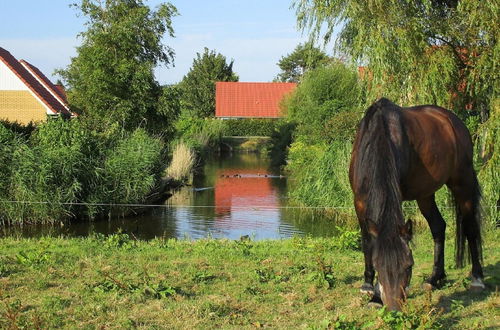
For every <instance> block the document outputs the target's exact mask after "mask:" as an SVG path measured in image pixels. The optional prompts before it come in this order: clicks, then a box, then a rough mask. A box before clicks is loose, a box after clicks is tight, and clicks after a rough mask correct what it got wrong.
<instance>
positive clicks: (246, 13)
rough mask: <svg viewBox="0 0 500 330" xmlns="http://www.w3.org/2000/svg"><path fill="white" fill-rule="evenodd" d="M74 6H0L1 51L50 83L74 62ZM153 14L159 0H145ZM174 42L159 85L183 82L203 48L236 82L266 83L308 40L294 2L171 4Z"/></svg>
mask: <svg viewBox="0 0 500 330" xmlns="http://www.w3.org/2000/svg"><path fill="white" fill-rule="evenodd" d="M77 1H78V0H0V47H3V48H5V49H7V50H8V51H9V52H10V53H11V54H12V55H14V57H16V58H17V59H24V60H27V61H28V62H30V63H32V64H33V65H35V66H37V67H38V68H39V69H40V70H41V71H42V72H43V73H44V74H45V75H47V77H49V78H50V79H51V80H53V81H54V82H55V81H56V79H57V76H54V75H53V73H54V70H55V69H58V68H65V67H66V66H67V65H68V64H69V63H70V60H71V57H74V56H76V47H77V46H78V45H79V44H80V42H81V39H78V37H77V35H78V34H79V33H80V32H83V31H85V25H84V24H85V21H86V20H85V18H84V17H81V16H79V15H78V14H79V13H78V10H77V9H75V8H73V7H71V8H70V6H69V5H70V4H71V3H74V2H77ZM144 2H145V3H146V4H148V5H149V6H150V7H152V8H154V7H156V6H157V5H158V4H159V3H161V2H163V1H160V0H149V1H147V0H145V1H144ZM170 2H171V3H172V4H173V5H174V6H176V7H177V9H178V11H179V14H180V15H179V16H177V17H175V18H173V28H174V31H175V38H170V37H167V38H165V39H164V41H163V42H164V44H166V45H168V46H170V47H172V48H173V49H174V51H175V63H174V64H175V67H169V68H166V67H160V68H157V69H156V70H155V74H156V78H157V80H158V81H159V82H160V83H161V84H173V83H177V82H179V81H180V80H182V77H183V76H184V75H185V74H187V72H188V71H189V69H190V68H191V66H192V64H193V59H194V58H195V57H196V53H203V49H204V47H207V48H208V49H210V50H215V51H217V52H218V53H221V54H222V55H224V56H225V57H226V59H227V61H228V62H229V61H230V60H234V66H233V71H234V72H235V73H236V74H238V75H239V77H240V81H250V82H268V81H272V80H273V79H274V78H275V77H276V76H277V74H278V72H279V67H278V66H277V63H278V61H279V60H280V58H281V57H282V56H286V55H287V54H289V53H291V52H292V51H293V50H294V48H295V47H296V46H297V45H298V44H299V43H303V42H305V41H306V40H307V35H306V34H305V33H302V32H301V31H298V30H297V27H296V17H295V10H294V9H293V8H291V3H292V0H210V1H209V0H171V1H170Z"/></svg>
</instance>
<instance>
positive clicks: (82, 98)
mask: <svg viewBox="0 0 500 330" xmlns="http://www.w3.org/2000/svg"><path fill="white" fill-rule="evenodd" d="M74 6H75V8H76V9H77V10H79V11H80V12H81V14H82V15H83V16H84V17H86V19H87V22H86V27H87V30H86V31H84V32H82V33H80V35H79V36H80V38H81V40H82V44H81V45H80V46H79V47H77V49H76V51H77V56H76V57H73V58H72V59H71V63H70V64H69V66H68V67H67V68H66V69H64V70H60V71H59V74H60V75H61V77H62V78H63V79H64V80H65V82H66V84H67V86H68V87H69V93H68V97H69V101H70V103H71V105H72V107H73V108H74V109H75V110H76V111H77V112H78V113H80V114H81V115H82V117H86V118H91V119H94V120H93V122H94V123H96V124H102V125H103V126H104V127H106V126H107V125H108V124H111V123H119V124H121V125H122V126H123V127H125V128H128V129H133V128H135V127H137V126H138V125H144V124H147V126H148V127H150V128H151V127H153V126H155V128H157V129H158V128H160V127H158V126H161V125H158V123H159V122H161V120H162V119H161V118H159V116H160V113H159V112H158V111H157V106H158V100H159V98H160V95H161V92H162V90H161V87H160V86H159V84H158V83H157V81H156V80H155V76H154V72H153V70H154V68H155V67H156V66H158V65H160V64H165V65H168V64H170V63H172V62H173V59H174V51H173V49H171V48H170V47H168V46H166V45H165V44H164V43H163V38H164V37H165V36H170V37H173V36H174V30H173V28H172V21H171V19H172V17H173V16H175V15H176V14H177V10H176V8H175V7H174V6H173V5H171V4H170V3H164V4H161V5H159V6H158V7H157V8H156V9H155V10H153V9H151V8H150V7H149V6H147V5H145V4H144V3H143V1H142V0H102V1H101V0H81V1H80V4H77V5H74ZM165 120H168V118H166V119H165Z"/></svg>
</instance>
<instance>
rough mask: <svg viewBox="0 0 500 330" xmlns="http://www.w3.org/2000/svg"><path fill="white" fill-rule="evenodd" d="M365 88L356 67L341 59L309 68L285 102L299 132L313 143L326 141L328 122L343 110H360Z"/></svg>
mask: <svg viewBox="0 0 500 330" xmlns="http://www.w3.org/2000/svg"><path fill="white" fill-rule="evenodd" d="M361 104H362V88H361V85H360V82H359V81H358V76H357V73H356V71H355V70H353V69H351V68H349V67H347V66H345V65H344V64H342V63H340V62H336V63H333V64H331V65H328V66H325V67H320V68H317V69H315V70H312V71H310V72H308V73H307V74H306V75H305V77H304V79H303V82H302V83H301V84H300V85H299V86H298V87H297V89H296V90H295V91H294V92H293V93H292V94H291V95H290V96H289V97H288V98H287V99H285V101H284V102H283V107H284V109H285V113H286V114H287V118H288V119H289V120H290V121H293V122H295V123H297V133H296V134H297V136H300V137H301V138H302V139H307V141H309V142H311V143H320V142H326V139H327V136H326V135H328V136H331V135H332V134H336V133H337V132H327V131H326V127H327V126H325V124H326V123H328V122H329V121H330V120H332V118H333V117H334V116H335V115H336V114H339V113H341V112H357V111H359V110H360V106H361Z"/></svg>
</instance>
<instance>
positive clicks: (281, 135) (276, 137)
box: [269, 120, 296, 167]
mask: <svg viewBox="0 0 500 330" xmlns="http://www.w3.org/2000/svg"><path fill="white" fill-rule="evenodd" d="M295 127H296V124H295V123H294V122H288V121H286V120H279V121H278V122H277V123H276V126H275V128H274V131H273V133H272V134H271V149H270V150H269V156H270V157H271V165H272V166H274V167H282V166H284V165H286V159H287V157H288V149H289V148H290V144H291V143H292V136H293V132H294V131H295Z"/></svg>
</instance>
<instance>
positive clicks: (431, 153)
mask: <svg viewBox="0 0 500 330" xmlns="http://www.w3.org/2000/svg"><path fill="white" fill-rule="evenodd" d="M349 180H350V183H351V188H352V190H353V193H354V206H355V209H356V214H357V217H358V220H359V224H360V227H361V235H362V242H363V243H362V246H363V252H364V257H365V272H364V280H365V282H364V284H363V285H362V287H361V291H362V292H366V293H370V294H375V290H374V287H373V280H374V276H375V271H377V273H378V283H379V289H380V298H381V299H382V302H383V303H384V304H385V305H386V306H387V307H388V309H390V310H400V308H401V304H402V302H403V301H404V300H405V299H406V289H407V288H408V285H409V283H410V279H411V273H412V266H413V257H412V253H411V250H410V247H409V241H410V240H411V237H412V223H411V221H408V222H406V223H405V221H404V218H403V211H402V207H401V203H402V201H404V200H416V201H417V203H418V207H419V209H420V211H421V212H422V214H423V216H424V217H425V219H426V220H427V222H428V224H429V227H430V229H431V233H432V237H433V239H434V267H433V270H432V275H431V276H430V278H429V279H427V280H426V282H425V284H424V285H425V286H426V287H428V288H433V287H437V286H439V284H440V283H441V282H442V280H443V279H444V278H445V271H444V243H445V229H446V223H445V221H444V220H443V217H442V216H441V214H440V213H439V210H438V208H437V206H436V201H435V197H434V194H435V192H436V191H437V190H438V189H439V188H440V187H441V186H443V185H444V184H446V185H447V186H448V188H449V189H450V190H451V193H452V195H453V197H454V201H455V207H456V214H457V219H456V228H457V231H456V244H455V249H456V253H455V256H456V263H457V265H458V266H459V267H462V266H463V263H464V250H465V240H466V239H467V241H468V245H469V252H470V259H471V262H472V282H471V288H477V289H483V288H484V284H483V280H482V279H483V270H482V267H481V259H482V255H481V253H482V252H481V223H480V217H479V213H480V212H479V200H480V189H479V184H478V181H477V177H476V173H475V172H474V169H473V166H472V141H471V137H470V134H469V132H468V130H467V128H466V127H465V125H464V124H463V123H462V122H461V121H460V119H458V117H457V116H455V115H454V114H453V113H452V112H450V111H448V110H446V109H443V108H440V107H438V106H433V105H423V106H415V107H409V108H402V107H399V106H397V105H396V104H394V103H392V102H391V101H389V100H387V99H385V98H382V99H380V100H378V101H377V102H375V103H374V104H372V105H371V106H370V107H369V108H368V109H367V110H366V113H365V116H364V117H363V119H362V120H361V122H360V124H359V127H358V131H357V135H356V140H355V142H354V146H353V151H352V156H351V164H350V168H349ZM375 298H376V296H375ZM380 298H379V299H380Z"/></svg>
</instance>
